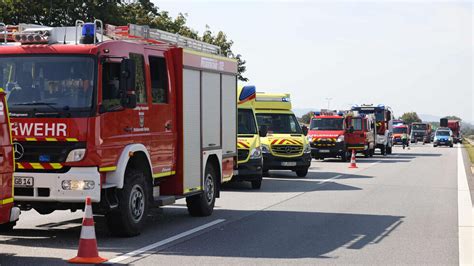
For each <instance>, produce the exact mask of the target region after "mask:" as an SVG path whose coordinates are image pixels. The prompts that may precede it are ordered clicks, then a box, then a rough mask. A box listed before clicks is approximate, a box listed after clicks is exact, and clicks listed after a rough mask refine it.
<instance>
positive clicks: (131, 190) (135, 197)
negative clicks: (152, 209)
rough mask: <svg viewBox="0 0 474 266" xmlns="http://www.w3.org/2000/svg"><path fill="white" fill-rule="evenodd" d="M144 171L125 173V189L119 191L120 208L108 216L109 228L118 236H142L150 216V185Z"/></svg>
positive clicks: (133, 170) (130, 169)
mask: <svg viewBox="0 0 474 266" xmlns="http://www.w3.org/2000/svg"><path fill="white" fill-rule="evenodd" d="M146 180H147V179H146V176H145V174H144V173H143V172H142V171H138V170H135V169H132V168H129V169H127V170H126V171H125V181H124V182H125V183H124V184H123V188H122V189H120V190H118V191H117V199H118V203H119V206H118V208H117V209H115V210H113V211H111V212H109V213H107V214H106V216H105V219H106V221H107V227H108V228H109V230H110V232H111V233H112V234H113V235H116V236H124V237H131V236H136V235H139V234H140V231H141V229H142V228H143V226H144V225H145V222H146V218H147V216H148V209H149V205H148V204H149V203H150V200H149V199H150V194H149V191H150V187H151V186H150V185H149V184H147V181H146Z"/></svg>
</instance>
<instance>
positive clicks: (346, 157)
mask: <svg viewBox="0 0 474 266" xmlns="http://www.w3.org/2000/svg"><path fill="white" fill-rule="evenodd" d="M350 157H351V154H350V153H349V152H348V151H346V152H344V153H343V154H341V162H343V163H345V162H347V161H348V160H349V158H350Z"/></svg>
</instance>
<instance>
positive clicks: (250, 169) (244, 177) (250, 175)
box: [232, 158, 263, 181]
mask: <svg viewBox="0 0 474 266" xmlns="http://www.w3.org/2000/svg"><path fill="white" fill-rule="evenodd" d="M262 175H263V159H262V158H260V159H249V160H248V161H247V162H245V163H239V167H238V174H237V175H234V176H233V177H232V181H254V180H259V179H261V178H262Z"/></svg>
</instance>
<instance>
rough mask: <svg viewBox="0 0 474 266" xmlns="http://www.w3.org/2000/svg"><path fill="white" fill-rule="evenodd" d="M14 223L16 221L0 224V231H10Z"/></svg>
mask: <svg viewBox="0 0 474 266" xmlns="http://www.w3.org/2000/svg"><path fill="white" fill-rule="evenodd" d="M15 225H16V222H9V223H4V224H0V232H3V233H6V232H10V231H12V230H13V227H15Z"/></svg>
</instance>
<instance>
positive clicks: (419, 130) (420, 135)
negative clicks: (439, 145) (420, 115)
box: [410, 122, 432, 144]
mask: <svg viewBox="0 0 474 266" xmlns="http://www.w3.org/2000/svg"><path fill="white" fill-rule="evenodd" d="M431 131H432V130H431V124H430V123H421V122H420V123H419V122H416V123H412V124H411V135H410V141H411V143H416V142H418V141H422V142H423V144H425V143H430V142H431Z"/></svg>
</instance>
